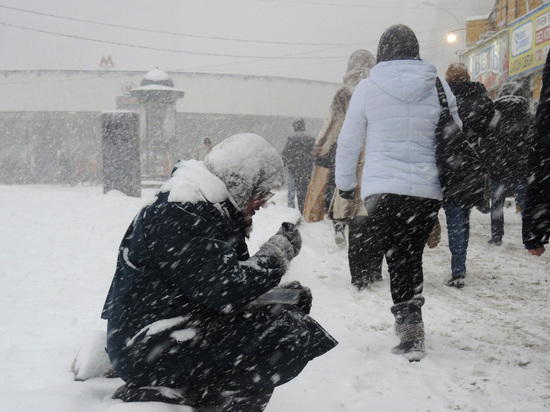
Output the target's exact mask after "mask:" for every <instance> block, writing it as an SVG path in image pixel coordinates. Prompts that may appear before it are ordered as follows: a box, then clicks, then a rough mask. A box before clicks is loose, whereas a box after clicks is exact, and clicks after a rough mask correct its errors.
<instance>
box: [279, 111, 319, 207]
mask: <svg viewBox="0 0 550 412" xmlns="http://www.w3.org/2000/svg"><path fill="white" fill-rule="evenodd" d="M292 127H293V128H294V133H292V134H291V135H290V136H289V137H288V139H287V141H286V144H285V147H284V149H283V153H282V158H283V161H284V163H285V166H286V168H287V172H288V175H289V181H291V182H292V185H293V188H294V191H295V192H296V197H297V199H298V209H299V210H300V213H302V214H303V213H304V202H305V200H306V194H307V186H308V184H309V180H310V179H311V172H312V170H313V156H312V154H311V153H312V151H313V145H314V144H315V139H314V138H313V137H311V136H310V135H309V134H308V133H307V132H306V123H305V121H304V119H302V118H298V119H296V120H295V121H294V123H293V124H292ZM292 200H294V199H292Z"/></svg>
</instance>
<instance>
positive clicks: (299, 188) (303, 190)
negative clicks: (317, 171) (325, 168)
mask: <svg viewBox="0 0 550 412" xmlns="http://www.w3.org/2000/svg"><path fill="white" fill-rule="evenodd" d="M288 174H289V180H291V179H292V181H293V182H294V190H295V192H296V198H297V199H298V210H300V213H302V214H303V213H304V204H305V202H306V195H307V189H308V186H309V181H310V180H311V172H310V173H303V172H301V173H294V172H292V171H290V170H289V172H288ZM293 200H294V199H293ZM289 203H290V200H289Z"/></svg>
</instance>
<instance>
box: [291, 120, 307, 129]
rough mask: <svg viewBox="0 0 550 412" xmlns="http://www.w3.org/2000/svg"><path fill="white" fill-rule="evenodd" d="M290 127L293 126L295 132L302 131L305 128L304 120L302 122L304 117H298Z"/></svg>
mask: <svg viewBox="0 0 550 412" xmlns="http://www.w3.org/2000/svg"><path fill="white" fill-rule="evenodd" d="M292 127H294V131H295V132H303V131H305V130H306V122H304V119H302V118H301V117H299V118H297V119H296V120H294V123H292Z"/></svg>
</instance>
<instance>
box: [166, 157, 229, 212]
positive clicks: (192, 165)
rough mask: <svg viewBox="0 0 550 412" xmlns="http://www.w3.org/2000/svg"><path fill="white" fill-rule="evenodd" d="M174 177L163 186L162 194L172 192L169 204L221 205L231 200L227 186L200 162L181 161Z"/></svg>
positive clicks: (169, 196) (177, 165) (177, 164)
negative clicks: (202, 202)
mask: <svg viewBox="0 0 550 412" xmlns="http://www.w3.org/2000/svg"><path fill="white" fill-rule="evenodd" d="M175 167H176V170H175V171H174V173H173V174H172V177H171V178H170V179H169V180H168V181H167V182H166V183H164V184H163V185H162V187H161V188H160V192H170V194H169V195H168V201H169V202H182V203H187V202H189V203H197V202H200V201H205V200H206V201H208V202H210V203H220V202H223V201H224V200H226V199H228V198H229V192H228V191H227V188H226V187H225V184H224V183H223V182H222V181H221V180H220V179H219V178H218V177H216V176H214V175H213V174H212V173H211V172H210V171H209V170H208V169H207V168H206V166H205V165H204V163H203V162H200V161H198V160H187V161H180V162H178V163H176V165H175Z"/></svg>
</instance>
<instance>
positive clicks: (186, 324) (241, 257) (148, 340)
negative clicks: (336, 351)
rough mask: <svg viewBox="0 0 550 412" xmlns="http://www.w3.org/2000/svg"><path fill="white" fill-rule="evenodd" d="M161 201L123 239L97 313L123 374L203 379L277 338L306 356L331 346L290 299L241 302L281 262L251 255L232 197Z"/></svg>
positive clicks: (159, 380) (266, 253)
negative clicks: (272, 303)
mask: <svg viewBox="0 0 550 412" xmlns="http://www.w3.org/2000/svg"><path fill="white" fill-rule="evenodd" d="M167 199H168V193H161V194H160V195H159V196H158V198H157V200H156V202H155V203H154V204H152V205H150V206H146V207H145V208H144V209H142V210H141V212H140V213H139V214H138V215H137V216H136V218H135V219H134V221H133V222H132V224H131V225H130V227H129V228H128V231H127V232H126V234H125V236H124V238H123V240H122V243H121V245H120V249H119V256H118V262H117V268H116V272H115V275H114V278H113V281H112V284H111V288H110V290H109V293H108V296H107V300H106V302H105V306H104V310H103V313H102V317H103V318H104V319H108V338H107V349H108V352H109V357H110V359H111V362H112V364H113V367H114V369H115V371H116V372H117V373H118V374H119V376H121V377H122V378H123V379H124V380H125V381H126V382H131V383H134V384H137V385H139V386H147V385H165V386H171V387H181V386H182V385H200V384H204V383H205V382H209V381H211V380H212V379H213V376H216V375H217V374H220V373H221V371H223V370H231V368H232V367H233V365H235V364H236V363H238V360H239V359H245V358H246V359H251V358H254V357H255V356H257V355H258V354H261V353H266V352H267V353H270V352H274V351H276V350H277V349H278V348H280V346H281V342H284V343H285V345H287V347H289V348H291V349H292V350H294V353H295V354H296V356H297V357H301V358H303V359H307V360H309V359H312V358H314V357H316V356H319V355H320V354H322V353H324V352H326V351H327V350H329V349H330V348H332V347H333V346H335V341H334V340H333V339H332V338H331V337H330V335H328V334H326V332H324V330H323V329H322V328H321V327H320V326H319V325H318V324H317V323H316V322H315V321H314V320H313V319H312V318H310V317H309V316H307V315H305V314H304V313H302V312H301V311H299V310H298V309H297V308H295V307H294V306H288V307H287V306H285V308H284V309H280V310H278V311H274V310H272V308H270V307H269V306H260V307H254V308H250V307H248V306H247V305H248V304H249V303H250V302H252V301H253V300H255V299H256V298H257V297H258V296H260V295H261V294H263V293H265V292H266V291H267V290H269V289H271V288H273V287H274V286H276V285H277V284H278V283H279V281H280V279H281V276H282V275H283V274H284V270H285V268H283V267H282V263H281V261H280V259H279V258H278V257H277V256H276V255H275V254H274V253H273V252H272V251H270V250H268V249H262V248H260V251H259V252H258V253H256V254H255V255H254V256H253V257H249V254H248V250H247V246H246V243H245V230H244V224H243V216H242V213H241V212H239V211H237V210H236V209H235V207H234V206H233V205H232V204H231V203H230V202H229V201H225V202H222V203H219V204H212V203H209V202H207V201H200V202H197V203H180V202H169V201H168V200H167ZM292 377H293V376H292ZM281 383H284V382H279V384H281Z"/></svg>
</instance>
